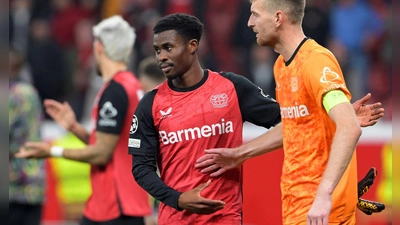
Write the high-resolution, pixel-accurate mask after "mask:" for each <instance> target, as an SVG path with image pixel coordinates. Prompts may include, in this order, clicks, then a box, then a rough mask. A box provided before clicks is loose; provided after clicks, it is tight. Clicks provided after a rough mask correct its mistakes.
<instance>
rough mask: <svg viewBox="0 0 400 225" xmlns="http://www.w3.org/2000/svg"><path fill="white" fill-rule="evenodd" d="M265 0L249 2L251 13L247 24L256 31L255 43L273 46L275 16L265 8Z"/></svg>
mask: <svg viewBox="0 0 400 225" xmlns="http://www.w3.org/2000/svg"><path fill="white" fill-rule="evenodd" d="M266 7H267V3H266V2H265V0H255V1H253V3H252V4H251V9H250V11H251V15H250V18H249V21H248V22H247V26H249V27H250V28H252V29H253V31H254V32H255V33H256V38H257V44H258V45H260V46H273V44H274V40H275V38H276V37H275V32H276V27H275V23H274V21H275V17H274V14H273V13H271V12H269V10H267V8H266Z"/></svg>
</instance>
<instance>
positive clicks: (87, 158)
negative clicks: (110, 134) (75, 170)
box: [62, 145, 110, 165]
mask: <svg viewBox="0 0 400 225" xmlns="http://www.w3.org/2000/svg"><path fill="white" fill-rule="evenodd" d="M101 152H104V151H101V149H96V147H95V146H93V145H89V146H87V147H86V148H84V149H65V150H64V151H63V153H62V157H63V158H66V159H70V160H74V161H78V162H85V163H90V164H92V165H106V164H107V163H108V162H109V160H110V157H109V156H108V155H106V154H102V153H101Z"/></svg>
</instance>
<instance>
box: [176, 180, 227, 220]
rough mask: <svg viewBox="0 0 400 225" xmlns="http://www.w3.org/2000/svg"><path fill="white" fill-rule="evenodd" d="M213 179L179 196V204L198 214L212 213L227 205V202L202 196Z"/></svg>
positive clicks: (182, 207)
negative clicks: (201, 193)
mask: <svg viewBox="0 0 400 225" xmlns="http://www.w3.org/2000/svg"><path fill="white" fill-rule="evenodd" d="M210 183H211V180H209V181H207V183H204V184H201V185H199V186H197V187H196V188H194V189H192V190H190V191H187V192H184V193H182V194H181V196H179V200H178V206H179V207H180V208H181V209H185V210H187V211H189V212H192V213H196V214H211V213H214V212H216V211H218V210H221V209H223V208H224V207H225V202H223V201H219V200H212V199H207V198H203V197H201V196H200V192H201V191H202V190H204V189H205V188H206V187H207V186H208V185H210Z"/></svg>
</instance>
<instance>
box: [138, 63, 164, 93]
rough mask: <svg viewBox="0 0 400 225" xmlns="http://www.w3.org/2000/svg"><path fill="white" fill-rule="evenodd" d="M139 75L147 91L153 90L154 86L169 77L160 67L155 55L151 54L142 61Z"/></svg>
mask: <svg viewBox="0 0 400 225" xmlns="http://www.w3.org/2000/svg"><path fill="white" fill-rule="evenodd" d="M138 75H139V81H140V83H141V85H142V88H143V91H144V92H145V93H146V92H149V91H151V90H153V88H155V87H157V86H158V85H160V84H161V83H162V82H164V81H165V79H167V78H166V77H165V75H164V73H163V72H162V70H161V69H160V67H158V63H157V60H156V58H155V57H154V56H149V57H147V58H145V59H143V60H142V61H140V63H139V72H138Z"/></svg>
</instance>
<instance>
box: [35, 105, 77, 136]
mask: <svg viewBox="0 0 400 225" xmlns="http://www.w3.org/2000/svg"><path fill="white" fill-rule="evenodd" d="M43 104H44V107H45V109H46V112H47V114H49V116H51V118H53V119H54V120H55V121H56V122H57V123H58V124H60V125H61V126H62V127H64V128H65V129H66V130H68V131H70V130H71V129H72V127H73V126H74V125H75V124H76V123H77V121H76V116H75V113H74V111H73V110H72V108H71V106H70V105H69V104H68V103H67V102H63V103H60V102H57V101H54V100H52V99H46V100H44V101H43Z"/></svg>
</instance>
